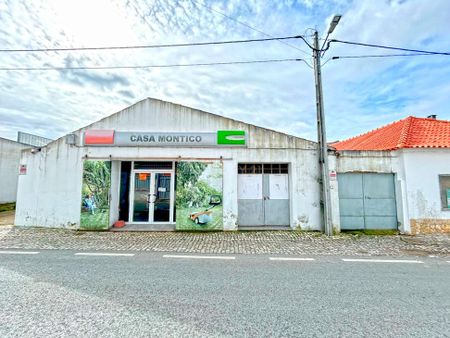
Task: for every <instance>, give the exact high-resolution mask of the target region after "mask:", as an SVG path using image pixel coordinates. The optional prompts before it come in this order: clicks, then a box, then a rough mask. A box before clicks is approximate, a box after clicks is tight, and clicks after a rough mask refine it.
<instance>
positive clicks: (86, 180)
mask: <svg viewBox="0 0 450 338" xmlns="http://www.w3.org/2000/svg"><path fill="white" fill-rule="evenodd" d="M110 184H111V162H110V161H91V160H86V161H84V164H83V185H82V191H81V216H80V227H81V228H82V229H87V230H101V229H108V227H109V189H110Z"/></svg>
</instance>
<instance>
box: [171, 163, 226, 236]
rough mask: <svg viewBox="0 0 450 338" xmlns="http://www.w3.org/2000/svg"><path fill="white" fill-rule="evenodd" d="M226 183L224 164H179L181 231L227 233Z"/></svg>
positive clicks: (178, 192)
mask: <svg viewBox="0 0 450 338" xmlns="http://www.w3.org/2000/svg"><path fill="white" fill-rule="evenodd" d="M222 181H223V171H222V163H221V162H220V161H214V162H193V161H192V162H191V161H186V162H178V163H177V167H176V199H175V201H176V229H177V230H223V212H222V210H223V208H222V201H223V193H222V190H223V189H222Z"/></svg>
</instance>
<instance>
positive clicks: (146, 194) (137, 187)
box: [132, 173, 152, 222]
mask: <svg viewBox="0 0 450 338" xmlns="http://www.w3.org/2000/svg"><path fill="white" fill-rule="evenodd" d="M151 176H152V175H151V173H134V192H133V193H134V194H133V195H134V198H133V209H132V210H133V218H132V221H133V222H149V220H150V214H149V199H150V182H151Z"/></svg>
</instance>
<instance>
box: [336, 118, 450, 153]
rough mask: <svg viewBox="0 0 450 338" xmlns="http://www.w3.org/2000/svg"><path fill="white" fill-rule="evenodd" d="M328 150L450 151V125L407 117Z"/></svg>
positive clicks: (446, 122)
mask: <svg viewBox="0 0 450 338" xmlns="http://www.w3.org/2000/svg"><path fill="white" fill-rule="evenodd" d="M331 146H333V147H334V148H336V149H337V150H395V149H402V148H450V121H445V120H435V119H431V118H419V117H414V116H409V117H407V118H405V119H403V120H400V121H396V122H393V123H391V124H388V125H386V126H384V127H381V128H378V129H375V130H372V131H369V132H368V133H365V134H362V135H359V136H356V137H352V138H349V139H347V140H344V141H340V142H336V143H333V144H332V145H331Z"/></svg>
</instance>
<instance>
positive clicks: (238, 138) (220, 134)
mask: <svg viewBox="0 0 450 338" xmlns="http://www.w3.org/2000/svg"><path fill="white" fill-rule="evenodd" d="M217 144H229V145H230V144H231V145H245V131H244V130H219V131H217Z"/></svg>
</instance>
